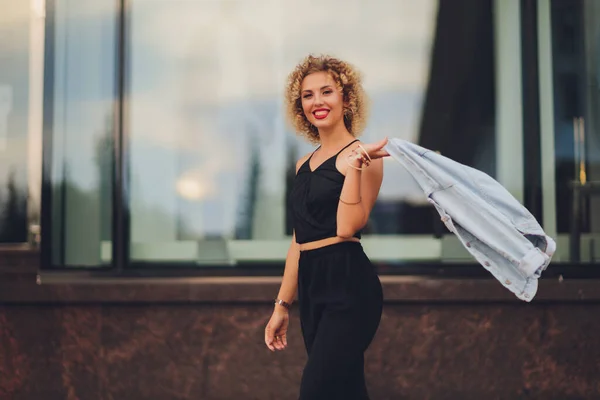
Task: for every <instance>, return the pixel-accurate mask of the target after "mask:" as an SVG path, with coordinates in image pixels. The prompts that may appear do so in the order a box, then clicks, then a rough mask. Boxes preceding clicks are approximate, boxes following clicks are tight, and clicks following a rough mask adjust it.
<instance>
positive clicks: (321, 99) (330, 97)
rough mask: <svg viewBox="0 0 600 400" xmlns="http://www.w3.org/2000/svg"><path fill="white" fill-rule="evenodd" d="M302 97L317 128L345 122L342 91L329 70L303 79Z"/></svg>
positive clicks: (306, 109) (303, 106) (303, 107)
mask: <svg viewBox="0 0 600 400" xmlns="http://www.w3.org/2000/svg"><path fill="white" fill-rule="evenodd" d="M300 98H301V99H302V109H303V110H304V115H305V116H306V118H307V119H308V121H309V122H310V123H311V124H313V125H314V126H315V127H316V128H317V129H319V130H323V129H332V128H334V127H335V126H337V125H338V124H343V113H344V102H343V97H342V91H341V90H340V89H339V88H338V87H337V85H336V84H335V81H334V80H333V78H332V77H331V75H330V74H329V73H327V72H314V73H312V74H309V75H307V76H306V77H305V78H304V80H303V81H302V86H301V92H300Z"/></svg>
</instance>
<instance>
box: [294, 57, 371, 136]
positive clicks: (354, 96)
mask: <svg viewBox="0 0 600 400" xmlns="http://www.w3.org/2000/svg"><path fill="white" fill-rule="evenodd" d="M315 72H327V73H329V75H330V76H331V77H332V78H333V80H334V82H335V84H336V86H337V87H338V89H340V90H341V91H342V99H343V102H344V125H345V126H346V129H348V132H350V133H351V134H352V135H353V136H354V137H357V136H359V135H360V134H361V133H362V131H363V129H364V128H365V124H366V120H367V113H368V112H367V111H368V110H367V107H368V106H367V95H366V94H365V91H364V89H363V87H362V76H361V74H360V72H359V71H357V70H356V69H355V68H354V67H353V66H352V65H350V64H349V63H347V62H345V61H342V60H339V59H337V58H334V57H331V56H328V55H321V56H313V55H309V56H307V57H306V58H305V59H304V60H303V61H302V62H301V63H300V64H298V65H297V66H296V68H294V70H293V71H292V72H291V73H290V75H289V76H288V82H287V86H286V91H285V102H286V114H287V118H288V121H289V123H290V124H291V125H292V126H293V127H294V129H295V130H296V132H297V133H298V134H299V135H301V136H304V137H306V138H307V139H308V141H310V142H312V143H319V141H320V140H319V130H318V129H317V128H316V127H315V126H314V125H313V124H311V123H310V122H309V121H308V119H307V118H306V115H304V110H303V109H302V99H301V97H300V90H301V87H302V81H303V80H304V78H305V77H306V76H307V75H310V74H312V73H315Z"/></svg>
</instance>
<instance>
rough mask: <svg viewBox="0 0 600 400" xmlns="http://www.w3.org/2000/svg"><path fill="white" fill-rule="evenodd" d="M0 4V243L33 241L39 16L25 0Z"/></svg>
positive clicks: (37, 193) (37, 199)
mask: <svg viewBox="0 0 600 400" xmlns="http://www.w3.org/2000/svg"><path fill="white" fill-rule="evenodd" d="M0 9H2V13H1V14H0V244H6V243H12V244H14V243H23V242H27V241H31V239H33V240H37V239H36V238H35V237H28V233H29V232H30V231H31V232H32V233H34V234H35V233H36V232H35V228H36V227H37V226H38V224H39V207H40V186H39V185H40V178H41V128H42V118H41V117H42V116H41V106H42V76H43V52H44V46H43V45H44V42H43V28H44V21H43V10H41V9H40V8H39V7H33V6H31V5H30V2H27V1H20V2H13V1H10V0H0ZM29 226H30V227H31V230H28V227H29Z"/></svg>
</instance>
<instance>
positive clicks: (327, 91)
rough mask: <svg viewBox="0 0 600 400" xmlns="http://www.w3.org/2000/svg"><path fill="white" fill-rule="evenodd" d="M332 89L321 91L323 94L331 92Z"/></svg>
mask: <svg viewBox="0 0 600 400" xmlns="http://www.w3.org/2000/svg"><path fill="white" fill-rule="evenodd" d="M331 92H332V90H326V91H324V92H323V94H331Z"/></svg>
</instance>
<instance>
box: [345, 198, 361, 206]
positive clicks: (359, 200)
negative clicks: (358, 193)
mask: <svg viewBox="0 0 600 400" xmlns="http://www.w3.org/2000/svg"><path fill="white" fill-rule="evenodd" d="M340 201H341V202H342V203H344V204H346V205H349V206H354V205H356V204H358V203H360V202H361V201H362V198H361V197H359V198H358V201H357V202H356V203H348V202H346V201H344V200H342V198H341V197H340Z"/></svg>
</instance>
